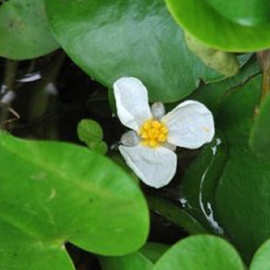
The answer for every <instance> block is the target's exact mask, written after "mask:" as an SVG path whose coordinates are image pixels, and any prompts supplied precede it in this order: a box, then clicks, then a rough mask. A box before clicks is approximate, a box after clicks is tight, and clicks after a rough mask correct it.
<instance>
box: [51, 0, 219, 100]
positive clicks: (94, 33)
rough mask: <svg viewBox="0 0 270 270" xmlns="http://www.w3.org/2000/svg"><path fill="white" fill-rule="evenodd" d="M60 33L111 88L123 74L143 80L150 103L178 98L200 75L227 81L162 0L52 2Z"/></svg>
mask: <svg viewBox="0 0 270 270" xmlns="http://www.w3.org/2000/svg"><path fill="white" fill-rule="evenodd" d="M46 3H47V12H48V16H49V20H50V23H51V25H52V29H53V31H54V33H55V37H56V39H57V40H58V42H59V43H60V44H61V46H62V47H63V48H64V50H65V51H66V52H67V54H68V55H69V56H70V57H71V58H72V59H73V61H74V62H75V63H77V64H78V65H79V66H80V67H81V68H82V69H83V70H84V71H86V72H87V73H88V74H89V75H90V76H92V77H93V78H94V79H96V80H97V81H99V82H101V83H102V84H104V85H105V86H107V87H109V88H111V87H112V84H113V82H114V81H115V80H117V79H118V78H119V77H122V76H133V77H137V78H139V79H140V80H141V81H143V83H144V84H145V85H146V87H147V88H148V90H149V95H150V99H151V101H163V102H173V101H178V100H179V99H181V98H183V97H185V96H187V95H188V94H190V93H191V92H192V91H193V90H194V89H196V88H197V86H198V84H199V81H200V79H202V80H204V81H205V82H209V81H216V80H219V79H224V76H222V75H221V74H217V73H216V72H215V71H213V70H212V69H210V68H208V67H206V66H205V65H204V64H203V63H202V62H201V61H200V60H199V59H198V57H196V56H195V55H193V54H192V53H191V52H190V51H189V49H188V48H187V47H186V44H185V41H184V34H183V32H182V30H181V29H180V28H179V27H178V25H177V24H176V23H175V22H174V21H173V19H172V18H171V16H170V14H169V12H168V11H167V9H166V6H165V4H164V2H163V1H162V0H147V1H145V0H137V1H136V4H134V1H131V0H129V1H123V0H114V1H112V0H105V1H100V0H92V1H80V0H70V1H60V0H48V1H46Z"/></svg>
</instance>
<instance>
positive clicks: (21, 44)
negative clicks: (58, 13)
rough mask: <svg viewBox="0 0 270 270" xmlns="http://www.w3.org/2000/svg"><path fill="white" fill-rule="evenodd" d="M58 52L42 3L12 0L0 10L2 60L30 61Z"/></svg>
mask: <svg viewBox="0 0 270 270" xmlns="http://www.w3.org/2000/svg"><path fill="white" fill-rule="evenodd" d="M57 48H58V44H57V43H56V41H55V40H54V38H53V36H52V34H51V32H50V30H49V25H48V21H47V17H46V13H45V6H44V1H43V0H23V1H21V0H9V1H6V2H4V3H3V4H2V5H1V6H0V56H3V57H7V58H10V59H15V60H21V59H29V58H35V57H38V56H41V55H44V54H47V53H49V52H52V51H54V50H55V49H57Z"/></svg>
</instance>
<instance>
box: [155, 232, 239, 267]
mask: <svg viewBox="0 0 270 270" xmlns="http://www.w3.org/2000/svg"><path fill="white" fill-rule="evenodd" d="M174 269H179V270H180V269H181V270H217V269H219V270H228V269H230V270H244V266H243V263H242V261H241V258H240V256H239V255H238V254H237V252H236V251H235V249H234V248H233V247H232V246H231V245H230V244H229V243H228V242H226V241H224V240H223V239H221V238H218V237H215V236H209V235H199V236H191V237H188V238H186V239H184V240H182V241H180V242H178V243H176V244H175V245H174V246H173V247H171V248H170V249H169V250H168V251H167V252H166V253H165V254H164V255H163V256H162V257H161V258H160V259H159V261H158V262H157V264H156V265H155V267H154V269H153V270H174Z"/></svg>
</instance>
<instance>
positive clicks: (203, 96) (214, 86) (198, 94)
mask: <svg viewBox="0 0 270 270" xmlns="http://www.w3.org/2000/svg"><path fill="white" fill-rule="evenodd" d="M258 73H259V66H258V63H257V62H256V61H254V59H251V60H250V61H249V62H248V63H247V64H245V65H244V66H243V67H242V69H241V70H240V72H239V73H238V74H237V75H236V76H234V77H232V78H229V79H227V80H224V81H222V82H218V83H211V84H208V85H203V86H201V87H199V88H198V89H197V90H196V91H195V92H194V93H193V94H192V95H191V96H189V99H195V100H198V101H200V102H202V103H204V104H205V105H206V106H207V107H208V108H209V109H210V110H211V111H212V112H213V113H214V114H216V113H217V111H218V108H219V105H220V103H221V101H222V98H223V97H224V95H226V93H227V92H228V91H229V90H230V89H233V88H236V87H238V86H240V85H243V84H245V83H246V82H247V81H248V80H249V79H250V78H252V77H254V76H255V75H256V74H258Z"/></svg>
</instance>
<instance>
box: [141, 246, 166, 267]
mask: <svg viewBox="0 0 270 270" xmlns="http://www.w3.org/2000/svg"><path fill="white" fill-rule="evenodd" d="M168 248H169V247H168V246H167V245H164V244H160V243H154V242H148V243H146V245H144V246H143V247H142V248H141V249H140V253H141V254H143V255H144V256H145V257H146V258H148V259H149V260H150V261H151V262H152V263H156V262H157V261H158V259H159V258H160V257H161V256H162V255H163V254H164V253H165V252H166V251H167V249H168Z"/></svg>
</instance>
